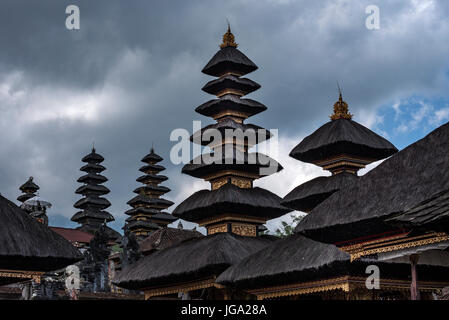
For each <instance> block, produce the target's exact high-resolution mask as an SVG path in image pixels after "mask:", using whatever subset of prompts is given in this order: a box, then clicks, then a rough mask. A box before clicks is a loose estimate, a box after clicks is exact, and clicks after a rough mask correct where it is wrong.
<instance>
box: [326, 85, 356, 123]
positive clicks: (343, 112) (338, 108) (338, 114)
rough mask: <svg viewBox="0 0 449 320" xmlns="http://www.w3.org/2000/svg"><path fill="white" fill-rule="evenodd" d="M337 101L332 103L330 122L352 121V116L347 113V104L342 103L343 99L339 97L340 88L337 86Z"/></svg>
mask: <svg viewBox="0 0 449 320" xmlns="http://www.w3.org/2000/svg"><path fill="white" fill-rule="evenodd" d="M337 86H338V93H339V97H338V101H337V102H335V103H334V113H333V114H332V115H331V117H330V118H331V120H337V119H348V120H351V119H352V114H350V113H349V109H348V104H347V103H346V102H345V101H343V97H342V95H341V90H340V86H339V85H338V82H337Z"/></svg>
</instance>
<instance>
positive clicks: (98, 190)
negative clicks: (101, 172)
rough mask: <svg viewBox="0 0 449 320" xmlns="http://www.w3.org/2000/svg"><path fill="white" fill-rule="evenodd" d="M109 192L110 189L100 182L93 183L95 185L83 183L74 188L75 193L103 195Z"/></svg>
mask: <svg viewBox="0 0 449 320" xmlns="http://www.w3.org/2000/svg"><path fill="white" fill-rule="evenodd" d="M109 192H110V190H109V189H108V188H107V187H105V186H103V185H100V184H95V185H90V184H85V185H82V186H81V187H79V188H78V189H76V191H75V193H77V194H87V193H89V194H98V195H104V194H108V193H109Z"/></svg>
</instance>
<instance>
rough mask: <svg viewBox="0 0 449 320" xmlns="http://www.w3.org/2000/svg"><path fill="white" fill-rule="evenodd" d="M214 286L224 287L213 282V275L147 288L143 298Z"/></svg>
mask: <svg viewBox="0 0 449 320" xmlns="http://www.w3.org/2000/svg"><path fill="white" fill-rule="evenodd" d="M210 287H215V288H219V289H222V288H224V286H223V285H220V284H218V283H215V277H212V278H208V279H205V280H197V281H192V282H187V283H180V284H178V285H176V286H168V287H161V288H147V289H144V290H143V291H144V293H145V300H147V299H149V298H151V297H154V296H162V295H167V294H173V293H178V292H189V291H193V290H199V289H204V288H210Z"/></svg>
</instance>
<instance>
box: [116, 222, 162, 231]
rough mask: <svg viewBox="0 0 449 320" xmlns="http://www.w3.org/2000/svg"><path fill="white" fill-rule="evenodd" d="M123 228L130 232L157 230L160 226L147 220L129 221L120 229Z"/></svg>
mask: <svg viewBox="0 0 449 320" xmlns="http://www.w3.org/2000/svg"><path fill="white" fill-rule="evenodd" d="M125 228H129V229H130V230H133V229H138V228H143V229H150V230H152V229H153V230H157V229H159V228H160V226H158V225H157V224H155V223H153V222H151V221H148V220H131V221H128V223H127V224H126V225H125V226H124V227H123V228H122V229H125Z"/></svg>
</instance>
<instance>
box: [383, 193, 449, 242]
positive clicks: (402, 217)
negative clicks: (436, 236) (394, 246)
mask: <svg viewBox="0 0 449 320" xmlns="http://www.w3.org/2000/svg"><path fill="white" fill-rule="evenodd" d="M386 222H387V223H391V224H393V225H397V226H399V227H402V228H408V229H414V230H416V229H420V230H423V231H437V232H446V233H448V234H449V190H446V191H443V192H440V193H438V194H437V195H435V196H432V197H430V198H429V199H427V200H424V201H423V202H421V203H419V204H417V205H416V206H415V207H413V208H411V209H410V210H406V211H404V212H401V213H400V214H398V215H395V216H393V217H391V218H388V219H386Z"/></svg>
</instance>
